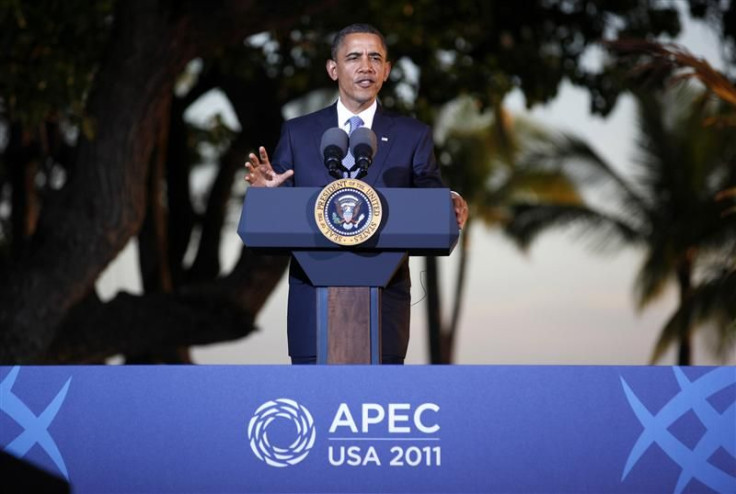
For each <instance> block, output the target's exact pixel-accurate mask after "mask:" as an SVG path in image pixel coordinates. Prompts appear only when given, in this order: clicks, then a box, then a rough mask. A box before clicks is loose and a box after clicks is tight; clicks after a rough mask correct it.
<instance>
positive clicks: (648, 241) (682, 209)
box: [508, 86, 736, 365]
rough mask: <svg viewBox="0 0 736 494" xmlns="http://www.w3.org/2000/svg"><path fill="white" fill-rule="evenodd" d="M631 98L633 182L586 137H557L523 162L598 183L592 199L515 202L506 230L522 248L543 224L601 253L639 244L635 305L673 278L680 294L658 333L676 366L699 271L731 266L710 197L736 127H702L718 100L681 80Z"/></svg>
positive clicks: (729, 157)
mask: <svg viewBox="0 0 736 494" xmlns="http://www.w3.org/2000/svg"><path fill="white" fill-rule="evenodd" d="M636 99H637V105H638V110H639V112H638V124H639V138H638V147H639V153H638V156H637V159H636V160H635V161H634V162H633V163H632V165H633V167H634V170H635V171H634V174H633V175H634V176H635V177H636V182H633V181H631V180H630V179H627V178H625V177H623V176H621V174H620V173H618V172H617V171H616V170H617V168H616V167H614V166H612V165H611V164H609V163H607V162H606V161H605V160H604V159H603V158H601V157H600V156H599V155H598V154H597V153H596V152H595V151H594V150H593V149H592V148H591V147H590V146H589V145H588V144H587V143H586V142H583V141H581V140H579V139H577V138H575V137H572V136H562V137H561V138H559V139H558V140H557V142H550V143H549V144H550V145H549V146H546V147H545V148H541V149H539V150H538V151H537V152H536V153H533V154H532V155H531V156H530V159H531V160H532V161H533V162H534V163H537V164H539V165H542V164H544V163H546V164H547V165H548V166H549V167H550V168H551V169H564V170H566V171H567V173H568V174H569V175H571V176H575V177H577V180H578V182H580V183H587V184H588V185H590V186H591V187H595V188H596V194H595V199H594V200H591V201H587V202H586V203H585V204H582V205H580V204H564V205H561V204H540V203H538V204H532V203H527V204H517V205H516V212H515V214H514V215H513V217H512V219H511V221H510V222H509V224H508V230H509V233H510V234H511V235H512V236H514V237H515V238H516V239H517V240H518V241H519V243H520V244H521V245H523V246H527V245H528V244H529V243H530V242H531V241H532V240H533V239H534V238H535V237H536V236H537V235H539V234H540V233H541V232H543V231H545V230H547V229H550V228H563V227H572V228H575V229H576V231H578V232H579V233H580V232H582V233H585V234H588V233H593V234H596V235H598V237H596V238H595V246H596V247H599V248H601V249H604V250H605V249H607V250H609V251H610V250H615V249H617V248H618V247H619V246H620V245H621V244H633V245H639V246H642V247H643V248H644V249H645V252H646V255H645V258H644V262H643V264H642V266H641V268H640V269H639V272H638V275H637V279H636V286H635V292H636V301H637V304H638V306H639V308H643V307H645V306H646V305H647V304H649V303H650V302H651V301H652V300H654V299H655V298H657V297H658V296H660V295H661V294H662V292H663V290H664V288H665V287H666V286H667V284H668V283H670V282H671V281H674V282H675V283H676V284H677V288H678V291H679V307H678V310H679V311H680V313H681V314H680V317H679V318H678V319H677V328H669V329H666V330H665V331H664V333H663V338H662V339H661V342H660V344H659V346H658V349H657V352H656V353H655V358H657V357H659V356H661V353H662V350H663V346H664V344H665V343H664V341H665V335H668V336H669V337H668V338H666V342H667V343H669V342H671V341H672V339H673V336H675V335H676V339H677V340H678V342H679V353H678V363H679V364H680V365H690V364H691V363H692V359H691V355H692V348H691V338H692V333H693V331H694V329H695V324H694V320H693V315H692V314H685V313H684V311H685V307H688V306H689V305H688V302H689V301H690V299H691V298H692V296H693V295H692V294H693V291H694V289H695V287H696V286H697V285H698V284H699V283H700V280H702V279H703V278H702V277H703V274H702V273H703V272H707V273H708V275H707V276H712V273H714V272H715V273H720V272H722V271H724V270H728V269H729V268H732V267H733V254H734V246H735V245H736V221H735V220H736V217H733V216H725V215H724V210H725V207H724V205H723V204H721V203H719V202H718V201H716V196H717V194H718V193H719V192H720V191H723V190H726V189H727V188H730V187H733V186H735V185H736V144H735V143H736V127H728V126H724V127H712V126H705V125H704V122H706V121H707V120H708V119H709V118H711V117H713V116H715V115H717V114H719V113H722V112H723V106H725V105H722V104H720V102H719V101H718V100H713V99H712V98H709V97H708V95H707V94H706V93H704V92H702V91H699V92H698V91H695V90H693V89H692V88H690V87H688V86H683V87H680V88H677V89H670V90H668V91H660V92H656V93H652V92H640V93H637V94H636ZM731 296H733V294H732V295H731ZM726 307H727V306H723V308H724V310H727V309H726ZM729 311H730V309H729ZM715 319H717V320H718V323H719V324H716V325H715V327H716V329H718V331H719V332H720V333H721V334H722V337H721V341H723V342H725V341H728V339H729V338H727V337H726V336H725V335H726V333H727V332H730V331H731V329H730V325H731V323H732V321H730V320H728V318H714V320H715ZM670 324H671V325H672V324H675V322H671V323H670Z"/></svg>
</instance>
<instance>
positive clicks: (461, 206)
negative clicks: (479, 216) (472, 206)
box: [450, 191, 468, 230]
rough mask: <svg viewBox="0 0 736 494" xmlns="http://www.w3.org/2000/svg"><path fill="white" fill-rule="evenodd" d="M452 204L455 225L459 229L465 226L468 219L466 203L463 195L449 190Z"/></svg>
mask: <svg viewBox="0 0 736 494" xmlns="http://www.w3.org/2000/svg"><path fill="white" fill-rule="evenodd" d="M450 194H451V195H452V205H453V206H454V207H455V216H456V217H457V226H458V228H460V229H461V230H462V229H463V228H464V227H465V223H466V222H467V221H468V203H467V202H465V199H463V196H461V195H460V194H458V193H457V192H455V191H451V192H450Z"/></svg>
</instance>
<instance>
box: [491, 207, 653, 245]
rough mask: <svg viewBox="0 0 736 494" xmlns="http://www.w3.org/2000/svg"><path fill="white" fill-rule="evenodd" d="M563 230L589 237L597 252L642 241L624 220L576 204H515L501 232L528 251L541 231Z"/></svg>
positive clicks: (640, 236) (638, 233)
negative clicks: (622, 244) (503, 231)
mask: <svg viewBox="0 0 736 494" xmlns="http://www.w3.org/2000/svg"><path fill="white" fill-rule="evenodd" d="M564 228H567V229H571V230H573V231H575V232H576V233H577V234H578V235H580V236H590V238H591V239H592V244H591V245H592V247H593V248H594V249H597V250H600V251H608V250H611V249H615V248H616V247H618V245H619V244H621V243H635V242H638V241H639V240H641V238H642V234H641V232H639V231H637V230H636V229H635V228H634V227H632V226H631V225H629V224H628V223H626V222H625V221H624V220H622V219H620V218H616V217H613V216H610V215H608V214H606V213H602V212H599V211H595V210H592V209H589V208H587V207H585V206H583V205H577V204H517V205H515V206H514V207H513V208H512V215H511V218H510V220H509V222H508V223H507V224H506V227H505V229H504V230H505V232H506V233H507V234H508V235H509V236H510V237H511V238H512V239H513V240H514V241H515V242H516V243H517V244H518V245H519V246H520V247H521V248H522V249H527V248H528V247H529V245H530V244H531V243H532V242H533V241H534V240H535V239H536V238H537V237H538V236H539V235H540V234H541V233H543V232H544V231H547V230H550V229H564Z"/></svg>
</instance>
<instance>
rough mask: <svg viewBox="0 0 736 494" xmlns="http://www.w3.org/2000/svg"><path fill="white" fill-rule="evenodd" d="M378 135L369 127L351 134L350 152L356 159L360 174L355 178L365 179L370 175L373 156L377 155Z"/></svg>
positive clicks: (359, 128) (358, 129)
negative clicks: (369, 168) (369, 169)
mask: <svg viewBox="0 0 736 494" xmlns="http://www.w3.org/2000/svg"><path fill="white" fill-rule="evenodd" d="M376 147H377V139H376V134H375V133H374V132H373V131H372V130H371V129H369V128H367V127H358V128H357V129H355V130H354V131H353V133H352V134H350V152H351V153H353V156H354V157H355V164H356V166H357V167H358V174H357V175H356V177H355V178H363V177H365V176H366V175H368V167H369V166H371V164H372V163H373V155H374V154H376Z"/></svg>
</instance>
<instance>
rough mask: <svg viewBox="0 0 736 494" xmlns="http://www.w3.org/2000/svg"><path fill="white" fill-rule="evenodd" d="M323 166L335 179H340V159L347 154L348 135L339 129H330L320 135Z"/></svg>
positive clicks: (341, 169)
mask: <svg viewBox="0 0 736 494" xmlns="http://www.w3.org/2000/svg"><path fill="white" fill-rule="evenodd" d="M319 150H320V152H321V153H322V158H323V159H324V163H325V166H326V167H327V170H328V171H329V172H330V175H332V176H333V177H335V178H338V179H339V178H342V171H343V170H344V169H345V167H344V166H342V159H343V158H344V157H345V155H346V154H348V134H347V132H345V131H344V130H342V129H341V128H340V127H332V128H331V129H327V130H326V131H325V133H324V134H322V142H321V143H320V145H319Z"/></svg>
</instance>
